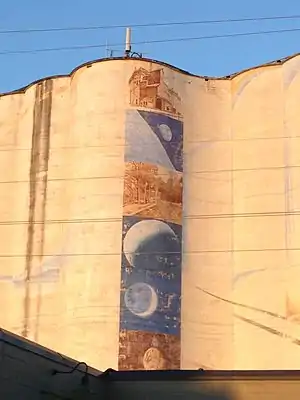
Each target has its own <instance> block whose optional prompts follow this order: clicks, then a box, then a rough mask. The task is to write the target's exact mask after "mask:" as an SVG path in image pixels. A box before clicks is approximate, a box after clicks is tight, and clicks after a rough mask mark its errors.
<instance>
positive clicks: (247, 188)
mask: <svg viewBox="0 0 300 400" xmlns="http://www.w3.org/2000/svg"><path fill="white" fill-rule="evenodd" d="M299 67H300V64H299V57H294V58H292V59H290V60H289V61H286V62H284V63H282V64H280V63H277V64H275V65H270V66H262V67H259V68H256V69H252V70H249V71H246V72H243V73H241V74H239V75H236V76H234V77H232V78H230V79H229V78H228V79H212V78H206V79H204V78H199V77H194V76H190V75H188V74H185V73H183V72H181V71H179V70H176V69H173V68H172V67H168V66H166V65H164V64H160V63H157V62H151V61H149V60H139V59H129V60H126V59H120V60H110V61H107V62H105V61H103V62H98V63H92V64H90V65H86V66H82V67H80V68H78V69H77V71H75V72H74V73H73V74H72V75H71V76H69V77H58V78H51V79H47V80H44V81H41V82H40V83H37V84H35V85H32V86H31V87H29V88H27V89H26V90H25V91H23V92H19V93H14V94H10V95H7V96H2V97H0V124H1V138H0V163H1V169H0V174H1V179H0V181H1V192H0V193H1V195H0V210H1V225H0V232H1V238H2V241H1V245H0V256H1V264H0V285H1V291H0V296H1V300H2V303H3V304H5V307H6V309H7V310H9V311H8V312H5V313H1V318H0V324H1V326H3V327H4V328H6V329H8V330H11V331H13V332H15V333H18V334H21V335H24V336H26V337H28V338H29V339H32V340H35V341H37V342H39V343H41V344H42V345H45V346H47V347H50V348H53V349H54V350H56V351H58V352H61V353H64V354H67V355H69V356H70V357H73V358H76V359H79V360H83V361H85V362H87V363H89V364H91V365H92V366H94V367H97V368H99V369H106V368H109V367H110V368H115V369H165V368H168V369H170V368H171V369H177V368H183V369H188V368H191V369H197V368H207V369H276V368H278V369H289V368H299V361H298V360H299V357H298V356H299V354H298V353H299V343H300V329H299V325H298V321H299V304H298V303H299V295H298V286H297V285H298V280H299V279H298V275H299V272H298V267H299V262H298V253H299V246H298V236H299V235H298V230H299V229H298V223H297V221H298V211H299V204H300V203H299V201H298V198H299V188H298V186H299V185H298V168H299V167H298V166H299V160H298V158H299V157H298V148H299V143H298V141H299V138H298V136H299V135H298V127H299V122H300V121H299V118H300V117H299V112H298V94H299V90H300V78H299V76H300V75H299ZM298 203H299V204H298Z"/></svg>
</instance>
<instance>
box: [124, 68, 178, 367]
mask: <svg viewBox="0 0 300 400" xmlns="http://www.w3.org/2000/svg"><path fill="white" fill-rule="evenodd" d="M140 74H141V75H140ZM150 75H151V74H149V73H147V71H145V70H137V71H135V73H134V74H133V77H132V78H131V79H133V81H134V82H135V85H136V86H135V89H136V90H137V87H138V85H139V84H138V82H140V81H138V76H142V78H141V79H142V81H143V82H144V83H143V84H141V85H140V86H139V87H140V89H141V87H142V86H143V85H144V86H145V87H146V86H147V85H148V86H149V85H150V83H149V82H150V80H151V79H152V78H153V79H154V80H155V79H157V80H158V83H157V82H156V81H155V82H156V83H155V85H156V86H155V87H156V88H157V90H158V86H159V85H160V84H161V83H160V82H161V81H160V79H161V77H162V73H161V72H159V73H158V72H157V74H154V75H153V76H152V77H151V76H150ZM131 84H132V85H133V83H132V81H131ZM132 85H131V90H132ZM157 85H158V86H157ZM144 86H143V87H144ZM148 86H147V87H148ZM145 87H144V88H145ZM147 90H148V89H147ZM136 93H137V92H136ZM156 93H157V92H156ZM132 96H133V95H132ZM131 101H132V97H131ZM148 101H150V100H149V99H148ZM131 104H132V105H134V103H132V102H131ZM147 104H148V103H147ZM155 104H156V105H155ZM157 104H158V103H154V102H153V101H152V100H151V107H149V104H148V105H147V107H148V108H158V107H157ZM159 104H160V105H161V104H162V103H159ZM137 105H138V104H137ZM161 107H162V108H160V109H161V110H163V106H162V105H161ZM176 110H177V109H176V107H175V106H174V104H173V107H172V108H171V109H170V110H168V111H170V112H171V111H172V112H173V113H175V114H176V113H177V111H176ZM182 132H183V124H182V121H180V120H178V119H175V118H173V117H171V116H168V115H165V114H158V113H155V112H153V111H151V112H150V111H141V110H129V111H128V112H127V118H126V133H125V134H126V151H125V177H124V197H123V236H122V238H123V247H122V265H121V293H120V337H119V369H120V370H126V369H131V370H137V369H148V370H150V369H179V368H180V312H181V258H182V255H181V248H182V243H181V242H182V139H183V137H182Z"/></svg>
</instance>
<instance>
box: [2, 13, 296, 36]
mask: <svg viewBox="0 0 300 400" xmlns="http://www.w3.org/2000/svg"><path fill="white" fill-rule="evenodd" d="M291 19H300V15H298V14H295V15H275V16H273V17H249V18H226V19H212V20H198V21H174V22H149V23H144V24H130V23H129V24H126V25H96V26H69V27H58V28H28V29H9V30H0V35H1V34H2V35H3V34H25V33H44V32H45V33H46V32H68V31H89V30H101V29H125V28H127V27H128V26H130V27H131V28H151V27H160V26H161V27H164V26H187V25H206V24H224V23H237V22H259V21H276V20H291Z"/></svg>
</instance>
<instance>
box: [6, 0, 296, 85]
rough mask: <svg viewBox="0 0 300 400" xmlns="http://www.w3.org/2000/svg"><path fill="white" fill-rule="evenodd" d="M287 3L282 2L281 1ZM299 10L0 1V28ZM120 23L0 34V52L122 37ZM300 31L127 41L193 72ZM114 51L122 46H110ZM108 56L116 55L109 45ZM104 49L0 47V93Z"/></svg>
mask: <svg viewBox="0 0 300 400" xmlns="http://www.w3.org/2000/svg"><path fill="white" fill-rule="evenodd" d="M287 5H288V7H287ZM292 14H299V15H300V2H299V0H288V1H282V0H281V1H280V0H252V1H251V2H248V1H238V0H227V1H224V0H209V1H203V0H185V1H183V2H179V1H177V0H174V1H170V0H165V1H162V0H150V1H148V2H147V1H138V0H127V1H126V2H125V1H122V0H117V1H113V0H111V1H107V0H106V1H101V0H86V1H79V0H60V1H58V0H51V1H40V0H26V1H24V0H10V1H5V0H3V1H2V2H1V14H0V31H1V30H11V29H32V28H33V29H35V28H37V29H39V28H51V27H54V28H55V27H69V26H92V25H118V24H128V25H130V24H136V23H148V22H166V21H167V22H172V21H181V20H207V19H226V18H230V19H232V18H245V17H258V16H277V15H292ZM290 28H300V18H299V19H294V20H281V21H264V22H243V23H227V24H212V25H209V24H207V25H206V24H205V25H190V26H177V27H174V26H173V27H155V28H153V27H150V28H136V29H134V30H133V40H134V41H145V40H158V39H168V38H176V37H178V38H181V37H198V36H206V35H222V34H228V33H234V32H247V31H259V30H275V29H290ZM124 36H125V34H124V29H106V30H94V31H76V32H74V31H73V32H54V33H27V34H0V53H1V52H3V51H4V52H5V51H14V50H28V49H41V48H49V47H62V46H63V47H65V46H77V45H92V44H105V43H106V42H108V43H110V44H115V43H122V42H123V41H124ZM299 43H300V31H299V32H290V33H280V34H272V35H262V36H249V37H236V38H222V39H213V40H201V41H200V40H199V41H190V42H178V43H156V44H144V45H138V46H135V47H134V50H135V51H140V52H143V53H144V54H145V56H146V57H150V58H155V59H159V60H163V61H166V62H168V63H171V64H174V65H176V66H178V67H180V68H183V69H186V70H188V71H190V72H193V73H196V74H200V75H210V76H222V75H228V74H230V73H233V72H237V71H239V70H241V69H244V68H248V67H251V66H254V65H257V64H260V63H264V62H267V61H271V60H273V59H278V58H283V57H285V56H288V55H291V54H293V53H296V52H300V45H299ZM114 49H118V50H122V46H118V47H114ZM115 55H121V53H120V52H116V53H115ZM104 56H105V48H93V49H81V50H75V51H74V50H73V51H61V52H45V53H33V54H17V55H16V54H5V55H1V54H0V62H1V75H0V92H6V91H9V90H13V89H17V88H20V87H22V86H24V85H27V84H28V83H30V82H32V81H34V80H36V79H39V78H42V77H45V76H49V75H54V74H65V73H69V72H70V71H71V70H72V69H73V68H74V67H76V66H77V65H79V64H81V63H83V62H85V61H88V60H93V59H96V58H101V57H104Z"/></svg>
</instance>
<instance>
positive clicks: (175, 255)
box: [123, 219, 181, 270]
mask: <svg viewBox="0 0 300 400" xmlns="http://www.w3.org/2000/svg"><path fill="white" fill-rule="evenodd" d="M123 251H124V254H125V256H126V258H127V260H128V262H129V263H130V265H132V266H133V267H136V268H142V269H144V270H147V269H157V268H160V267H164V266H165V267H174V266H179V264H180V257H181V243H180V240H179V238H178V237H177V235H176V234H175V232H174V231H173V229H172V228H171V227H170V226H169V225H168V224H167V223H165V222H162V221H158V220H154V219H149V220H143V221H139V222H137V223H136V224H134V225H133V226H132V227H131V228H129V230H128V232H127V234H126V236H125V238H124V242H123Z"/></svg>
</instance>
